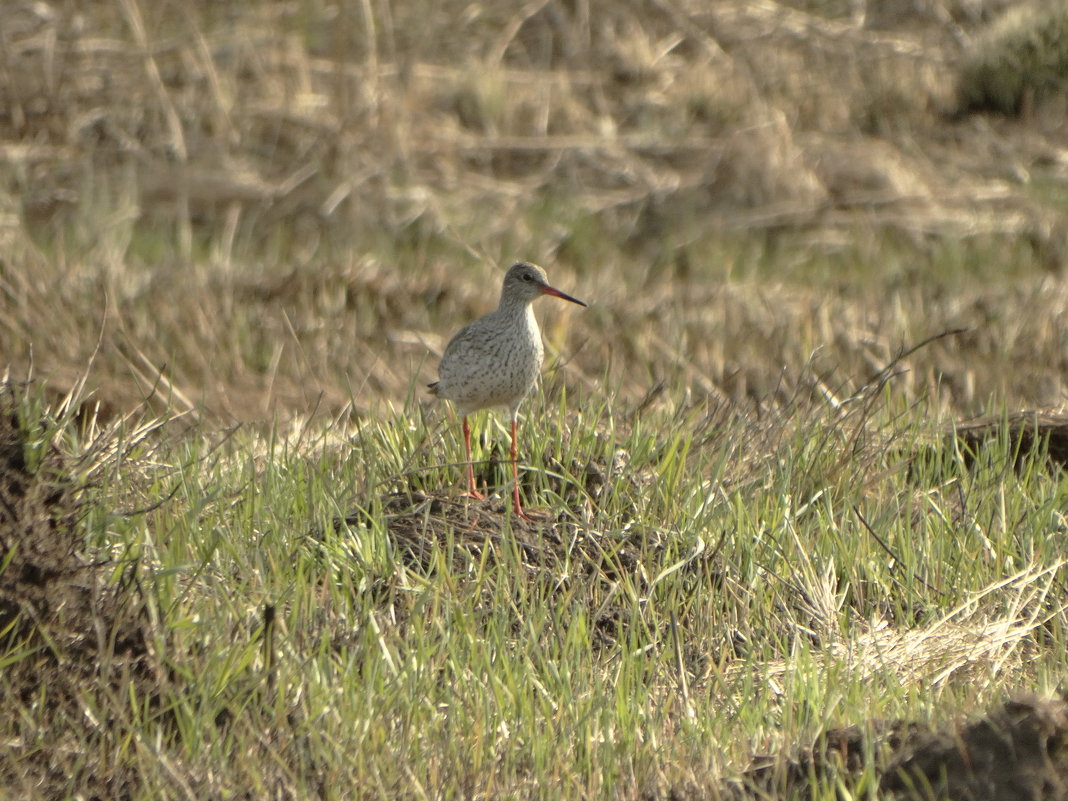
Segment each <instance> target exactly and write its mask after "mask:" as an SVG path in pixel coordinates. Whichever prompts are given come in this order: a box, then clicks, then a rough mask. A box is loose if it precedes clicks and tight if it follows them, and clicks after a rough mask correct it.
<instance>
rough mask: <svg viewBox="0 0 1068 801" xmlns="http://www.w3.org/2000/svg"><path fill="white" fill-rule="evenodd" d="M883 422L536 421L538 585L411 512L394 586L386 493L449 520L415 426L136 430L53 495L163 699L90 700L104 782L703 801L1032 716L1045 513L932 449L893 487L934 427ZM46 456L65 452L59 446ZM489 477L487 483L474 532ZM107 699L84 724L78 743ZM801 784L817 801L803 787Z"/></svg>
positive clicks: (438, 453) (173, 787) (155, 787)
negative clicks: (139, 631)
mask: <svg viewBox="0 0 1068 801" xmlns="http://www.w3.org/2000/svg"><path fill="white" fill-rule="evenodd" d="M883 397H884V398H885V399H889V405H892V398H891V397H890V395H889V394H887V395H885V396H883ZM885 399H881V398H880V396H876V397H875V398H874V401H875V402H874V406H873V407H872V408H871V410H870V411H868V412H864V413H852V414H846V415H844V416H843V415H841V414H840V413H838V412H835V411H833V410H832V409H831V408H830V407H826V406H823V405H820V404H799V405H798V406H796V407H795V408H793V409H787V410H784V411H782V412H779V413H774V414H772V415H771V417H770V418H765V419H762V420H758V419H755V418H753V417H749V416H734V417H726V418H725V417H723V416H716V415H714V414H708V413H709V412H712V411H713V410H711V409H707V408H702V407H696V408H680V409H677V410H675V411H671V410H666V409H662V410H653V411H646V412H644V413H641V414H637V415H630V416H629V417H628V416H626V415H623V414H621V410H620V409H617V408H613V407H612V406H611V405H610V404H609V403H606V402H604V401H601V400H599V399H596V398H586V399H583V398H574V397H573V396H571V397H569V398H568V399H567V401H566V403H565V401H564V399H563V397H562V396H556V399H555V400H550V401H549V402H546V399H545V398H544V396H542V397H539V398H538V399H536V400H535V401H534V402H533V403H531V404H530V405H529V406H528V407H527V421H526V424H525V425H524V427H523V429H522V432H523V448H522V450H523V463H524V469H525V478H526V480H525V481H524V493H525V495H526V501H527V504H528V505H529V506H532V507H535V508H536V507H541V508H548V509H551V510H553V511H554V512H555V513H556V514H557V515H558V516H559V522H558V523H557V524H556V525H554V526H552V528H551V530H550V531H548V532H547V533H546V534H545V537H546V538H547V539H545V540H544V543H543V544H544V545H545V547H546V548H549V547H552V550H553V551H554V552H555V553H556V555H557V558H556V559H554V560H550V561H549V562H546V563H544V564H541V565H537V564H532V563H531V562H530V558H529V554H528V553H527V552H526V551H525V550H524V549H523V548H522V547H520V543H530V542H534V543H537V542H538V538H537V537H534V538H532V537H531V535H530V534H529V533H527V534H525V535H523V536H519V533H518V532H516V531H513V530H512V529H511V526H510V522H509V519H508V517H507V515H506V516H505V517H504V518H503V520H504V527H503V529H501V530H500V532H499V533H500V536H499V537H496V536H495V537H493V538H491V539H489V540H484V541H482V542H481V547H479V548H475V549H471V548H469V547H465V546H464V545H463V543H464V542H467V543H470V542H471V540H470V538H469V537H467V535H465V534H464V533H463V532H462V531H459V530H455V529H453V528H452V527H451V526H450V525H449V524H448V523H447V522H446V521H444V519H436V518H435V516H434V515H433V513H426V514H427V516H426V518H425V524H426V529H425V531H426V534H425V537H426V540H425V541H426V543H427V544H428V548H429V549H428V555H427V557H426V559H425V560H424V562H423V563H422V564H418V563H415V562H412V560H411V559H408V558H406V557H405V553H404V548H403V543H402V542H401V541H399V540H398V538H397V537H396V536H394V535H392V534H391V533H390V523H389V519H388V517H387V515H386V513H385V512H384V510H383V506H382V500H383V498H384V497H385V495H386V494H387V493H388V492H397V491H399V492H402V493H403V492H409V491H425V492H430V493H434V494H436V495H438V496H442V495H445V496H448V495H451V494H455V493H454V488H455V485H456V484H457V483H458V479H459V467H458V465H456V463H457V462H459V461H460V460H461V458H462V457H461V454H462V447H461V443H460V442H459V438H458V436H457V435H456V432H455V429H456V426H455V425H453V424H451V423H449V422H445V423H442V422H441V421H440V420H438V419H437V418H436V417H435V416H434V415H428V414H427V412H426V410H423V409H420V408H416V407H414V406H411V405H410V406H408V407H406V408H404V409H402V410H398V411H397V413H395V414H394V415H393V416H391V417H376V418H367V419H358V420H355V421H354V422H353V423H352V424H350V425H348V426H346V427H342V425H341V424H340V423H339V424H334V425H328V426H326V427H319V428H315V427H306V428H305V429H303V430H301V431H298V432H292V433H290V434H287V433H285V432H282V431H281V430H279V429H277V428H276V429H275V430H273V431H271V430H267V431H263V432H256V431H254V430H251V429H241V430H237V431H236V432H234V433H233V434H232V435H231V436H228V437H219V436H218V435H215V434H210V433H209V432H201V431H197V430H195V429H194V430H192V431H190V432H187V433H186V434H184V435H179V434H177V433H168V429H167V428H164V429H162V430H160V431H157V432H155V434H153V435H152V436H150V437H149V438H147V439H144V440H143V441H142V443H141V445H140V446H138V447H135V448H132V449H131V448H127V449H125V450H124V452H126V454H127V455H126V457H125V458H123V459H122V460H118V459H116V460H112V461H111V462H109V463H108V464H106V465H105V466H103V467H101V468H100V469H99V471H98V473H97V479H96V481H95V483H94V486H93V487H92V488H90V489H87V490H86V491H85V498H86V500H87V501H88V503H89V509H90V512H89V513H88V515H87V516H86V518H85V522H84V525H85V531H86V537H87V538H88V541H89V542H90V543H92V547H93V548H94V549H95V550H98V551H100V552H103V553H111V554H113V555H114V556H115V559H116V560H117V561H116V563H115V570H116V571H118V570H119V566H120V565H122V564H126V563H128V562H132V563H133V564H134V565H136V567H135V573H136V576H137V581H138V582H139V585H140V587H141V588H142V589H143V590H144V592H145V595H146V598H147V600H148V605H149V609H150V610H151V612H150V615H149V616H150V619H151V621H152V626H151V628H152V630H153V631H154V640H153V642H154V647H155V649H156V653H155V657H154V658H155V659H156V660H158V663H159V665H160V666H161V667H162V668H163V670H164V672H165V673H166V674H167V675H169V676H170V679H169V680H168V681H166V682H165V683H164V684H163V685H162V698H161V699H159V702H158V703H157V702H156V701H153V700H151V699H150V698H146V697H139V696H137V695H136V694H131V695H130V696H129V697H127V698H120V699H119V703H120V704H122V705H126V707H127V708H126V712H125V713H122V714H121V715H120V716H119V717H120V723H119V724H118V726H117V727H116V728H115V729H114V730H112V731H111V732H110V733H109V742H111V743H113V744H114V747H115V748H116V749H117V750H116V751H115V752H114V753H113V754H111V755H110V756H109V757H108V759H111V760H114V762H115V763H116V764H120V763H121V764H123V765H126V766H128V767H130V769H132V770H134V771H135V772H136V774H137V775H138V776H139V777H140V778H141V779H142V780H143V783H142V784H141V785H140V787H139V789H138V791H137V792H136V793H135V794H134V797H137V798H146V799H148V798H160V797H172V796H173V795H174V794H176V793H179V791H180V789H181V788H182V786H183V784H185V785H188V786H189V787H191V788H194V792H195V793H196V794H197V795H198V797H218V798H226V797H232V796H233V795H235V794H240V793H241V792H244V791H246V790H247V791H249V792H251V793H252V794H253V795H254V796H258V797H259V796H263V795H267V794H272V793H277V792H281V793H283V794H284V795H287V796H291V797H309V796H315V795H322V796H324V797H327V798H350V797H361V798H396V797H413V798H415V797H422V796H424V795H425V796H433V797H451V796H453V794H456V795H459V796H470V795H482V794H486V795H489V796H492V797H529V798H543V797H544V798H548V797H561V795H562V796H564V797H571V798H609V797H623V798H631V797H638V795H639V794H640V793H641V792H642V791H643V789H644V790H652V789H656V788H659V791H663V790H664V788H666V787H670V786H678V787H686V786H695V787H704V788H709V789H711V788H713V787H715V786H717V784H718V783H719V782H720V781H722V780H724V779H725V778H729V777H732V776H737V775H738V774H739V772H740V771H741V770H742V769H743V768H744V767H745V766H746V765H747V762H748V759H749V757H750V755H751V754H752V753H778V752H782V753H783V754H784V755H785V754H788V753H790V751H791V750H792V749H795V748H796V747H797V746H798V745H800V744H804V743H809V742H811V741H812V740H813V739H814V738H815V737H816V735H818V734H819V733H820V732H821V731H823V730H825V729H826V728H828V727H832V726H835V725H841V724H848V723H854V722H862V721H864V720H867V719H868V718H895V717H907V718H919V719H928V718H934V719H944V718H945V717H947V716H950V715H952V714H953V713H954V711H955V710H957V709H971V708H974V707H975V706H976V705H983V704H986V703H988V702H993V701H996V700H998V699H1000V698H1001V697H1002V696H1003V695H1004V694H1005V692H1006V691H1020V690H1023V689H1027V688H1036V689H1040V690H1050V689H1052V688H1053V687H1054V686H1055V685H1056V684H1058V683H1059V680H1060V677H1061V676H1063V675H1064V670H1065V668H1066V667H1068V666H1066V664H1065V662H1066V657H1065V653H1068V650H1066V649H1065V645H1066V643H1065V640H1064V623H1065V620H1064V609H1063V601H1062V600H1060V595H1061V592H1060V590H1059V581H1060V578H1059V577H1060V575H1061V574H1062V570H1061V569H1060V567H1059V566H1060V564H1061V556H1060V554H1061V553H1063V546H1064V542H1063V537H1064V536H1065V535H1064V533H1063V523H1062V521H1061V515H1060V510H1061V509H1063V508H1064V505H1065V503H1066V502H1068V497H1066V495H1068V484H1066V482H1065V481H1064V480H1063V478H1062V477H1061V476H1060V474H1052V475H1051V474H1050V473H1049V472H1047V471H1046V470H1045V469H1042V468H1041V467H1040V465H1039V464H1038V463H1033V462H1030V461H1029V462H1027V463H1026V464H1025V465H1024V467H1023V469H1022V470H1020V471H1019V472H1014V471H1012V470H1010V469H1007V468H1006V464H1007V463H1008V462H1011V453H1009V450H1008V449H1009V445H1008V443H1007V442H1004V441H1003V442H992V443H990V444H989V445H988V446H987V447H986V448H985V449H984V450H983V452H982V453H980V454H979V458H978V460H977V461H976V462H975V464H974V465H973V466H972V467H971V468H966V467H965V466H964V464H963V462H962V459H961V455H960V454H957V453H954V452H953V451H952V448H950V449H949V450H948V451H947V450H944V449H936V450H934V451H932V452H931V455H930V456H928V457H927V458H926V459H925V460H924V459H921V460H920V461H919V462H918V463H916V464H914V465H913V469H912V470H911V472H910V470H909V469H908V465H907V463H906V462H907V460H908V459H909V454H910V449H911V448H912V447H913V446H916V445H918V444H919V443H922V442H927V441H930V440H931V437H933V436H934V434H935V432H936V430H937V427H936V426H935V425H932V424H931V423H930V422H929V421H928V420H926V419H925V416H924V410H923V408H922V406H921V407H916V408H913V409H912V410H911V411H909V412H908V413H907V416H905V417H902V416H901V415H900V414H894V415H890V414H889V410H888V408H887V406H888V403H887V400H885ZM891 417H892V418H893V419H892V420H891ZM477 422H478V424H479V429H480V430H483V431H486V432H487V437H488V438H489V439H492V440H493V444H490V442H489V441H487V440H486V439H483V440H482V444H481V445H480V446H479V448H478V450H479V453H476V457H475V458H476V459H479V458H481V457H484V456H486V455H487V451H488V450H492V449H494V448H498V447H503V445H498V443H499V442H500V443H503V442H505V440H504V439H503V436H502V432H501V431H500V430H499V427H495V426H493V425H492V424H490V422H489V421H488V420H483V419H479V420H478V421H477ZM443 425H444V426H447V427H446V428H443ZM891 430H892V431H896V432H898V434H897V441H896V442H888V441H887V440H886V437H885V435H886V433H887V431H891ZM858 431H861V432H863V433H865V434H866V435H867V436H866V437H860V438H859V439H858V438H857V433H858ZM901 432H904V433H901ZM54 435H58V436H60V437H61V438H64V437H65V439H64V440H63V441H65V442H66V448H67V449H69V450H70V451H72V452H75V453H76V452H77V451H79V450H80V448H81V447H83V446H82V445H80V443H79V442H78V441H77V440H76V437H75V436H74V432H73V430H72V429H71V427H70V426H68V427H67V428H66V429H63V428H60V429H59V430H57V431H55V432H54ZM54 438H55V436H53V439H54ZM853 443H857V444H855V445H854V444H853ZM621 454H622V455H624V456H621ZM450 463H451V464H452V465H453V466H448V465H449V464H450ZM591 463H596V464H598V465H599V470H600V475H602V476H603V485H602V486H601V487H600V488H599V490H598V491H596V494H595V495H591V494H590V492H589V491H588V490H587V485H586V483H585V482H586V479H587V478H588V476H589V475H590V468H589V467H588V465H589V464H591ZM443 464H444V465H446V466H444V467H443V466H441V465H443ZM505 467H506V466H505V465H501V466H500V468H499V469H498V470H497V471H496V472H495V473H494V472H493V471H491V472H490V477H491V480H492V481H493V482H494V483H497V484H498V485H499V490H500V495H501V497H502V498H503V499H505V500H506V499H507V488H506V486H503V485H500V482H503V481H504V480H505V478H506V476H507V473H506V471H505ZM501 505H502V506H504V508H505V509H507V504H506V503H504V500H502V501H501ZM146 507H152V508H151V509H150V511H146V512H143V513H133V514H121V513H119V512H118V511H117V510H121V509H127V510H130V509H135V508H146ZM355 510H362V512H363V513H364V514H363V515H362V516H361V517H360V518H359V522H358V523H355V524H352V525H349V526H341V527H339V528H337V529H336V530H335V528H334V525H333V521H334V519H335V518H337V517H340V516H344V515H346V514H349V513H351V512H353V511H355ZM470 514H472V515H473V514H477V510H474V511H471V512H470ZM555 540H558V541H559V543H560V544H559V545H556V546H550V543H552V542H553V541H555ZM590 543H593V544H594V545H593V546H591V545H590ZM598 554H599V557H598V556H597V555H598ZM1043 571H1045V572H1043ZM116 575H117V574H116ZM265 606H271V607H273V608H274V609H275V610H277V632H276V635H275V637H274V644H275V649H274V654H273V659H274V662H273V668H272V669H271V670H270V671H269V670H268V666H267V663H266V659H267V653H266V651H265V648H264V645H263V642H262V635H263V627H264V623H263V621H264V617H263V614H264V608H265ZM1040 635H1041V636H1040ZM999 638H1000V639H999ZM680 665H681V667H682V670H683V673H682V674H680V672H679V667H680ZM683 675H684V676H685V680H684V679H683ZM1010 677H1011V678H1010ZM107 696H108V694H107V693H105V694H104V695H103V696H102V695H98V694H97V693H96V692H95V691H94V688H93V687H87V688H85V689H84V693H83V698H84V702H85V704H86V706H87V708H89V709H100V710H102V712H101V714H103V713H104V712H103V710H106V709H107V708H108V707H109V705H111V704H113V703H114V702H115V699H113V698H110V697H107ZM98 747H99V746H98ZM865 775H867V774H865ZM845 781H847V783H856V782H860V784H859V785H857V786H858V787H863V786H864V782H868V786H869V787H870V786H871V781H872V779H871V776H870V775H867V778H864V777H863V776H861V777H857V776H853V777H852V778H849V779H845ZM818 785H819V786H818V787H817V789H816V790H815V794H814V796H813V797H815V798H828V799H830V798H835V797H836V795H835V793H836V789H835V787H836V780H834V779H832V778H827V777H825V778H824V779H822V780H821V781H820V782H819V783H818ZM71 791H72V792H73V791H74V785H73V784H72V786H71Z"/></svg>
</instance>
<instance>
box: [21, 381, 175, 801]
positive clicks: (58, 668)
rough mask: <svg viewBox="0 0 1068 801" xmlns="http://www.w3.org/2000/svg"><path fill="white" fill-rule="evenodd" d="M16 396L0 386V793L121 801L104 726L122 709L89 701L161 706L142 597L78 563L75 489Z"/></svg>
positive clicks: (127, 782)
mask: <svg viewBox="0 0 1068 801" xmlns="http://www.w3.org/2000/svg"><path fill="white" fill-rule="evenodd" d="M18 392H20V390H18V389H14V388H12V387H11V386H10V385H0V566H2V568H0V632H2V633H3V634H2V640H0V647H2V649H3V654H4V658H5V660H7V661H8V662H9V664H7V665H6V666H5V668H4V671H3V674H2V681H0V705H2V706H3V708H4V709H5V710H7V712H8V714H7V715H5V717H4V721H5V722H4V723H3V724H0V737H2V738H3V740H4V742H5V743H7V744H8V745H9V747H8V748H6V749H5V750H4V753H3V756H2V757H0V785H2V786H4V787H6V788H8V789H9V790H14V789H15V788H22V789H23V790H24V791H25V792H26V793H27V794H29V795H32V796H33V797H38V798H44V797H62V796H65V795H67V793H68V792H69V791H71V790H73V789H75V788H77V789H80V790H86V789H92V790H93V791H94V792H95V794H96V795H98V796H100V797H109V798H114V797H118V798H122V797H125V796H128V795H129V794H130V793H131V791H132V790H133V788H134V787H135V785H136V779H135V778H134V777H132V776H131V775H128V772H127V770H126V769H124V768H123V766H122V765H121V763H119V762H110V761H109V757H108V756H107V755H108V753H109V752H110V751H111V750H112V749H111V747H109V741H110V740H111V738H113V737H118V736H119V734H118V730H117V729H115V728H113V724H114V722H115V721H113V720H111V719H110V718H111V716H113V715H115V714H118V711H119V710H122V709H124V708H128V707H129V703H128V701H127V703H126V705H125V707H124V705H123V704H121V703H120V704H115V705H112V704H111V703H108V702H103V703H101V702H99V701H98V699H99V698H100V696H104V697H106V698H108V699H109V701H110V700H111V698H113V697H116V696H119V695H121V694H122V693H126V694H127V695H129V694H130V688H129V686H128V685H129V684H130V683H131V682H133V683H134V684H135V688H134V690H133V692H135V693H136V697H138V699H146V698H148V699H152V698H154V697H158V696H157V693H156V682H155V680H154V677H153V675H152V671H151V670H150V669H149V667H148V664H147V659H146V657H147V655H148V646H147V638H146V634H145V630H144V627H143V625H142V623H141V621H140V610H141V602H140V597H139V594H138V593H137V592H135V591H134V590H132V589H131V588H129V587H119V588H114V587H108V586H106V583H105V578H106V575H105V573H104V571H105V570H108V571H110V570H111V569H112V568H113V565H110V564H108V565H105V564H101V563H99V562H96V563H94V562H91V561H89V559H87V558H86V557H85V556H84V555H83V553H82V551H83V547H84V543H83V537H82V534H81V532H80V530H79V527H78V525H77V524H78V521H79V517H80V513H81V509H80V507H79V502H78V499H77V488H76V486H75V484H74V482H73V481H72V479H71V478H70V476H69V475H68V474H67V473H66V471H65V470H64V460H63V457H62V456H61V454H60V453H59V452H58V451H57V450H56V449H55V448H54V447H52V446H51V445H50V444H48V443H47V438H46V437H44V436H40V435H41V431H40V430H36V429H35V427H36V426H38V425H39V424H40V422H41V421H30V422H27V421H24V420H22V419H20V414H19V408H20V403H19V396H18ZM41 441H44V444H43V446H40V449H39V452H40V453H41V455H40V457H39V459H38V458H36V456H35V454H34V453H33V452H34V451H35V450H38V445H39V442H41ZM89 710H93V713H91V714H89V713H88V711H89ZM94 715H95V716H96V717H95V719H94ZM42 721H44V722H46V723H47V737H46V738H45V739H44V740H42V728H41V727H40V724H41V722H42ZM59 743H62V744H63V747H62V748H57V747H56V745H57V744H59ZM31 788H32V790H33V792H32V793H30V790H31ZM15 797H18V794H17V793H16V795H15Z"/></svg>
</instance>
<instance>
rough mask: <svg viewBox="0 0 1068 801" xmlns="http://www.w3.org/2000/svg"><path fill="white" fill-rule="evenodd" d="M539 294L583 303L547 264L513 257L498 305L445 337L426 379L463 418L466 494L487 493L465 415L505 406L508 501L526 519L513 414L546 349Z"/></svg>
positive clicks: (477, 496) (535, 378) (534, 379)
mask: <svg viewBox="0 0 1068 801" xmlns="http://www.w3.org/2000/svg"><path fill="white" fill-rule="evenodd" d="M542 295H551V296H552V297H556V298H561V299H562V300H567V301H570V302H571V303H577V304H578V305H579V306H586V304H585V303H583V302H582V301H581V300H579V299H578V298H573V297H571V295H568V294H565V293H564V292H561V291H560V290H559V289H557V288H555V287H553V286H550V285H549V281H548V278H547V277H546V275H545V270H543V269H542V268H541V267H539V266H538V265H536V264H531V263H530V262H525V261H520V262H516V263H515V264H513V265H512V266H511V267H510V268H509V269H508V272H506V273H505V275H504V281H503V283H502V285H501V300H500V304H499V305H498V306H497V308H496V310H494V311H491V312H490V313H489V314H486V315H484V316H483V317H480V318H478V319H477V320H475V321H474V322H473V323H470V324H468V325H466V326H464V327H463V328H461V329H460V330H459V331H458V332H457V333H456V335H455V336H453V338H452V339H451V340H449V344H448V345H447V346H446V347H445V353H444V354H442V357H441V362H440V364H439V365H438V380H437V381H435V382H434V383H432V384H428V387H429V389H430V393H431V394H432V395H436V396H437V397H439V398H443V399H445V400H448V401H451V402H452V404H453V405H454V406H455V407H456V410H457V412H459V414H460V416H461V417H462V418H463V435H464V452H465V453H466V455H467V486H468V489H467V492H465V493H464V495H465V496H467V497H470V498H475V499H477V500H482V499H483V498H484V497H485V496H483V495H482V494H481V493H480V492H479V491H478V489H477V488H476V486H475V471H474V466H473V464H472V462H471V426H470V424H469V423H468V420H467V418H468V416H469V415H471V414H473V413H474V412H477V411H478V410H480V409H487V408H491V407H501V406H503V407H506V408H507V409H508V413H509V416H510V418H511V428H512V452H511V455H512V479H513V482H512V506H513V509H514V511H515V514H516V516H517V517H520V518H522V519H524V520H532V519H533V518H531V517H530V516H529V515H527V514H526V513H525V512H524V511H523V505H522V503H521V502H520V500H519V466H518V461H519V448H518V445H517V443H516V418H517V416H518V414H519V406H520V404H521V403H522V402H523V399H524V398H525V397H526V396H527V395H528V394H530V391H531V390H532V389H533V388H534V385H535V384H536V383H537V381H538V375H539V373H540V372H541V362H542V359H543V358H544V355H545V350H544V346H543V345H542V341H541V330H540V329H539V328H538V321H537V320H536V319H535V318H534V310H533V308H531V304H533V302H534V301H535V300H537V299H538V298H540V297H541V296H542Z"/></svg>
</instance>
